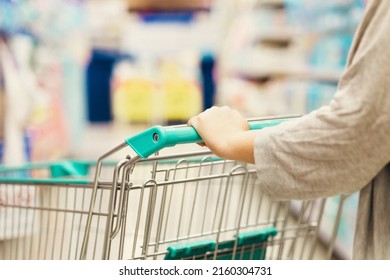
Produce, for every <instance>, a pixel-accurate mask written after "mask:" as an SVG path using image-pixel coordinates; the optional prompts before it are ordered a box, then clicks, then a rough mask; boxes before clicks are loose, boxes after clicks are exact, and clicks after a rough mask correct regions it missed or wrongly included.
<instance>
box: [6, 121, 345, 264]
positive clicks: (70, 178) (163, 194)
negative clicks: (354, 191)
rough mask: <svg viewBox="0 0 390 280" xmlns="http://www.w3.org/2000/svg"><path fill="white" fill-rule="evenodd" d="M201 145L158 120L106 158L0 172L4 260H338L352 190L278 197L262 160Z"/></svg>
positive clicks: (255, 125)
mask: <svg viewBox="0 0 390 280" xmlns="http://www.w3.org/2000/svg"><path fill="white" fill-rule="evenodd" d="M285 120H287V119H271V120H259V121H253V122H250V127H251V129H262V128H264V127H268V126H274V125H277V124H279V123H280V122H283V121H285ZM200 141H201V139H200V137H199V135H198V134H197V132H196V131H195V130H194V129H193V128H192V127H187V126H175V127H161V126H155V127H152V128H150V129H148V130H146V131H144V132H142V133H140V134H137V135H135V136H133V137H130V138H128V139H126V140H125V142H124V143H122V144H120V145H119V146H118V147H116V148H114V149H113V150H111V151H109V152H107V153H106V154H104V155H103V156H101V157H100V158H99V160H98V161H97V162H96V163H93V162H81V161H64V162H59V163H54V164H53V163H49V164H45V163H42V164H30V165H26V166H23V167H19V168H14V167H2V168H0V174H1V177H2V178H0V259H133V260H136V259H148V260H156V259H165V260H175V259H191V260H192V259H194V260H197V259H203V260H204V259H218V260H224V259H226V260H227V259H235V260H236V259H252V260H253V259H313V258H318V255H319V252H321V254H320V255H319V256H320V257H319V258H321V259H329V258H331V256H332V251H333V248H334V245H335V241H336V237H337V231H338V228H339V223H340V217H341V213H342V207H343V202H344V200H345V197H346V196H344V195H341V196H339V197H335V198H322V199H318V200H312V201H272V200H271V199H269V198H268V197H267V195H266V194H264V193H263V192H262V190H261V187H260V184H261V181H260V180H258V177H257V174H256V169H255V166H253V165H249V164H244V163H241V162H236V161H230V160H224V159H220V158H218V157H216V156H215V155H213V154H212V153H211V152H210V151H209V150H207V149H201V148H196V147H197V145H193V144H190V143H195V142H200ZM129 146H130V147H131V149H129V152H130V153H133V154H129V155H128V156H126V157H123V159H121V160H116V161H113V160H112V159H111V158H112V157H113V156H114V155H116V154H118V153H119V151H121V150H123V149H125V148H126V147H129ZM168 147H171V148H168ZM191 149H193V150H194V151H189V150H191ZM92 174H94V179H89V178H90V177H91V176H92ZM329 208H330V209H331V210H332V215H331V216H332V217H331V218H329V215H328V214H327V212H328V210H327V209H329Z"/></svg>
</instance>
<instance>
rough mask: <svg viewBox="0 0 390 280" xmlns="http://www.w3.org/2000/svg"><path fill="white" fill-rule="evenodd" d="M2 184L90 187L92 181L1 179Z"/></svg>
mask: <svg viewBox="0 0 390 280" xmlns="http://www.w3.org/2000/svg"><path fill="white" fill-rule="evenodd" d="M0 184H26V185H33V184H37V185H88V184H91V181H90V180H83V179H61V178H49V179H41V178H0Z"/></svg>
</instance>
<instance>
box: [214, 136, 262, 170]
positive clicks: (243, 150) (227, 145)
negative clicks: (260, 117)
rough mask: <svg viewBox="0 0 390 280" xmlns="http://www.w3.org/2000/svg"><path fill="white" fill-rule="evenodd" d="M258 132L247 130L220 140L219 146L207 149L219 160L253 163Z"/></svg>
mask: <svg viewBox="0 0 390 280" xmlns="http://www.w3.org/2000/svg"><path fill="white" fill-rule="evenodd" d="M258 133H261V132H260V131H255V130H250V131H249V130H248V131H243V132H240V133H236V134H234V135H231V136H229V137H228V138H227V139H220V144H219V145H214V146H211V147H209V148H210V150H212V151H213V152H214V153H215V154H216V155H217V156H219V157H221V158H226V159H231V160H238V161H242V162H246V163H251V164H253V163H255V159H254V143H255V138H256V135H257V134H258Z"/></svg>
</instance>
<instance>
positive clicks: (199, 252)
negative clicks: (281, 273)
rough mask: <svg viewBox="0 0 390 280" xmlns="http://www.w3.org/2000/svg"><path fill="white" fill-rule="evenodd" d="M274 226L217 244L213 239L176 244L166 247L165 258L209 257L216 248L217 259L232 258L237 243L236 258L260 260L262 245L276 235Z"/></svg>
mask: <svg viewBox="0 0 390 280" xmlns="http://www.w3.org/2000/svg"><path fill="white" fill-rule="evenodd" d="M277 233H278V231H277V230H276V228H274V227H271V228H266V229H262V230H259V231H253V232H246V233H241V234H239V235H238V236H237V238H236V239H235V240H228V241H224V242H221V243H219V244H218V248H217V243H216V242H215V241H209V240H207V241H199V242H193V243H187V244H177V245H175V246H170V247H168V248H167V251H168V253H167V254H166V255H165V258H164V259H165V260H179V259H192V258H195V259H204V256H205V255H206V254H207V253H209V255H208V256H206V259H210V258H211V257H212V256H213V254H212V253H213V251H214V250H215V248H217V250H218V252H217V260H231V259H233V248H234V247H235V244H236V243H237V247H236V248H237V250H236V253H235V255H234V259H236V260H262V259H265V256H266V247H265V246H262V245H263V244H264V243H265V242H267V241H268V238H269V237H271V236H272V237H274V236H276V235H277Z"/></svg>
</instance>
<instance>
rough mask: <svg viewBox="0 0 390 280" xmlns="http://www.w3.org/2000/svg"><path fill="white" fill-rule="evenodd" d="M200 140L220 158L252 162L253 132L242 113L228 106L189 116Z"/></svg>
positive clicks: (189, 123)
mask: <svg viewBox="0 0 390 280" xmlns="http://www.w3.org/2000/svg"><path fill="white" fill-rule="evenodd" d="M188 125H191V126H193V127H194V128H195V129H196V131H197V132H198V134H199V135H200V137H201V138H202V140H203V141H204V145H206V146H207V147H208V148H209V149H210V150H211V151H212V152H213V153H214V154H215V155H217V156H218V157H221V158H226V159H234V160H242V161H245V162H249V163H253V162H254V158H253V157H254V156H253V145H254V137H255V136H254V135H255V134H254V133H253V131H249V124H248V122H247V121H246V120H245V119H244V118H243V117H242V115H241V114H240V113H239V112H238V111H236V110H233V109H231V108H229V107H226V106H225V107H212V108H210V109H207V110H206V111H204V112H202V113H200V114H199V115H197V116H195V117H193V118H191V119H190V120H189V121H188Z"/></svg>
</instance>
